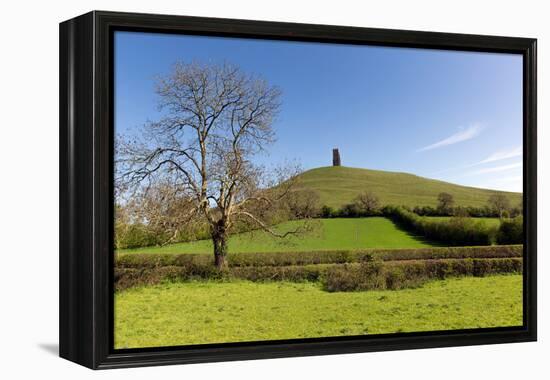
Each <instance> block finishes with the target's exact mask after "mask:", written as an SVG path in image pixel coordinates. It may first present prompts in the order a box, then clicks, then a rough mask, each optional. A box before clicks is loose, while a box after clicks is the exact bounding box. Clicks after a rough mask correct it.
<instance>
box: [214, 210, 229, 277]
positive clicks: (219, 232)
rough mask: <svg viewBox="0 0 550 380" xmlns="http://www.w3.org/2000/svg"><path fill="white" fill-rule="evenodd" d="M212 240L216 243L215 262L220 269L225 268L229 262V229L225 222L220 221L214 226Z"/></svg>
mask: <svg viewBox="0 0 550 380" xmlns="http://www.w3.org/2000/svg"><path fill="white" fill-rule="evenodd" d="M212 242H213V243H214V263H215V264H216V267H217V268H218V269H220V270H221V269H223V268H224V267H225V266H226V265H227V264H226V261H225V257H226V255H227V230H226V226H225V223H223V222H222V221H219V222H218V223H216V225H215V226H214V227H213V228H212Z"/></svg>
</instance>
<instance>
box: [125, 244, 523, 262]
mask: <svg viewBox="0 0 550 380" xmlns="http://www.w3.org/2000/svg"><path fill="white" fill-rule="evenodd" d="M522 254H523V246H522V245H506V246H478V247H430V248H410V249H368V250H337V251H308V252H269V253H230V254H229V256H228V263H229V266H231V267H245V266H292V265H311V264H344V263H357V262H362V261H367V260H372V259H380V260H383V261H398V260H427V259H453V258H454V259H462V258H505V257H521V256H522ZM212 261H213V258H212V255H208V254H146V253H129V254H122V255H117V257H116V260H115V265H116V266H117V267H124V268H155V267H160V266H186V267H189V266H193V265H198V266H202V265H209V264H210V263H212Z"/></svg>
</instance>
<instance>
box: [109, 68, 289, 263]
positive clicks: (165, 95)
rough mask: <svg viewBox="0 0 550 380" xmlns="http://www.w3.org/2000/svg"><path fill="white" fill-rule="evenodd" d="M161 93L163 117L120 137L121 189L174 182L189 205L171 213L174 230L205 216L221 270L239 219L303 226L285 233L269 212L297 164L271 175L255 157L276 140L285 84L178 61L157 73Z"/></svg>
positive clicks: (263, 225) (175, 193)
mask: <svg viewBox="0 0 550 380" xmlns="http://www.w3.org/2000/svg"><path fill="white" fill-rule="evenodd" d="M156 92H157V94H158V96H159V99H160V102H159V110H160V111H161V112H162V117H161V118H160V119H159V120H157V121H153V122H149V123H147V124H146V125H144V127H143V130H142V131H141V132H142V133H141V134H140V136H139V137H135V136H134V137H131V136H127V137H126V138H124V137H122V136H121V137H120V138H119V139H118V141H117V153H116V157H117V160H116V170H117V185H119V187H120V189H121V190H120V192H121V194H128V193H129V192H130V191H132V192H133V194H135V193H147V192H148V191H149V190H150V189H151V187H152V185H153V184H155V183H167V184H169V185H168V189H171V191H172V193H173V194H172V195H171V196H177V197H179V198H180V199H181V200H182V202H184V203H185V207H182V208H181V209H180V211H181V214H178V215H177V218H169V219H170V220H171V221H174V220H175V222H176V223H174V225H172V226H170V229H171V230H173V231H175V230H177V227H176V224H177V225H182V224H184V223H186V222H188V221H190V220H192V219H193V218H197V217H199V218H203V219H204V220H205V221H206V223H207V224H208V226H209V228H210V235H211V238H212V242H213V245H214V257H215V264H216V265H217V266H218V267H219V268H222V267H223V266H224V265H225V261H226V255H227V241H228V234H229V231H230V229H231V227H232V226H233V225H234V223H235V222H236V221H244V222H246V223H253V224H254V225H256V226H257V227H258V228H261V229H263V230H265V231H267V232H269V233H271V234H272V235H274V236H279V237H285V236H287V235H289V234H294V233H298V232H299V231H298V230H293V231H289V232H285V233H284V234H280V233H278V232H277V231H275V230H273V229H272V228H271V227H270V225H269V223H268V222H267V221H266V220H265V218H263V217H262V214H263V213H265V212H266V210H268V209H270V208H272V207H276V203H277V202H278V201H280V199H282V198H283V197H284V196H285V195H286V194H288V192H289V191H290V190H289V189H290V187H291V186H292V184H293V178H295V175H296V174H297V173H298V172H297V170H288V169H287V170H280V171H278V172H276V173H275V175H267V173H266V171H265V170H263V169H262V168H261V167H258V166H257V165H255V164H254V163H253V161H252V159H253V158H254V156H255V155H256V154H258V153H259V152H261V151H262V150H264V149H265V147H266V146H268V145H269V144H271V143H272V142H273V141H274V131H273V129H272V123H273V120H274V118H275V117H276V115H277V113H278V110H279V108H280V101H279V99H280V91H279V89H278V88H276V87H273V86H270V85H269V84H268V83H267V82H266V81H264V80H263V79H261V78H257V77H254V76H251V75H247V74H245V73H243V72H242V71H241V70H240V69H239V68H238V67H235V66H232V65H228V64H223V65H205V64H199V63H191V64H185V63H177V64H175V65H174V67H173V70H172V71H171V72H170V73H169V74H168V75H166V76H164V77H160V78H159V79H158V82H157V88H156ZM166 191H167V190H165V193H166ZM121 196H122V195H121ZM126 196H128V195H126ZM183 210H185V211H183ZM159 212H162V213H163V214H159V216H160V217H161V218H160V219H162V216H163V215H164V216H165V217H166V218H168V216H169V213H168V212H165V211H162V210H159ZM160 219H159V220H160ZM176 219H177V220H176Z"/></svg>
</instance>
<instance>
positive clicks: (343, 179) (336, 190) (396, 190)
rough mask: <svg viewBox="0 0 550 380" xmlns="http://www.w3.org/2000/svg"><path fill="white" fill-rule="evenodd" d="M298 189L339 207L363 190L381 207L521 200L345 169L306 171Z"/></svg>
mask: <svg viewBox="0 0 550 380" xmlns="http://www.w3.org/2000/svg"><path fill="white" fill-rule="evenodd" d="M299 179H300V187H305V188H309V189H313V190H316V191H317V192H318V193H319V195H320V197H321V204H322V205H327V206H331V207H341V206H342V205H343V204H345V203H349V202H351V201H352V200H353V199H354V198H355V197H356V196H357V194H359V193H360V192H362V191H372V192H373V193H374V194H376V195H377V196H378V197H379V198H380V202H381V204H382V205H386V204H392V205H403V206H410V207H414V206H436V205H437V195H438V194H439V193H441V192H446V193H449V194H451V195H453V197H454V200H455V204H456V205H457V206H476V207H480V206H485V205H486V204H487V199H488V198H489V196H490V195H491V194H495V193H502V194H505V195H506V196H507V197H508V199H509V200H510V203H511V205H512V206H516V205H518V204H519V202H520V201H521V196H522V195H521V193H512V192H504V191H495V190H487V189H479V188H475V187H467V186H460V185H455V184H452V183H449V182H443V181H438V180H435V179H429V178H424V177H419V176H416V175H413V174H408V173H396V172H387V171H381V170H370V169H358V168H348V167H343V166H339V167H335V166H329V167H323V168H316V169H311V170H308V171H306V172H304V173H302V174H300V176H299Z"/></svg>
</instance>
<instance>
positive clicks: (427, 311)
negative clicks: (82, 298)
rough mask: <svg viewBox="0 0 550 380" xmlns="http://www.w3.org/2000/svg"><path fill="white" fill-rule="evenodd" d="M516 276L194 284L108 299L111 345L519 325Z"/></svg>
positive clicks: (139, 290)
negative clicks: (372, 284)
mask: <svg viewBox="0 0 550 380" xmlns="http://www.w3.org/2000/svg"><path fill="white" fill-rule="evenodd" d="M521 323H522V276H520V275H507V276H493V277H485V278H478V277H466V278H460V279H450V280H444V281H434V282H431V283H428V284H427V285H425V286H424V287H422V288H419V289H406V290H398V291H367V292H351V293H327V292H324V291H322V290H321V289H320V287H319V286H318V285H317V284H314V283H301V284H296V283H287V282H275V283H250V282H230V283H213V282H210V283H209V282H196V283H174V284H166V285H158V286H151V287H142V288H134V289H130V290H126V291H123V292H120V293H116V295H115V347H116V348H135V347H152V346H171V345H187V344H200V343H221V342H237V341H255V340H276V339H291V338H309V337H326V336H342V335H363V334H380V333H394V332H411V331H435V330H452V329H464V328H482V327H497V326H498V327H503V326H518V325H521Z"/></svg>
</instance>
